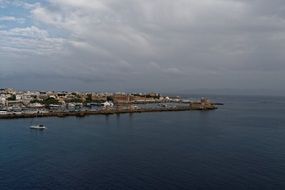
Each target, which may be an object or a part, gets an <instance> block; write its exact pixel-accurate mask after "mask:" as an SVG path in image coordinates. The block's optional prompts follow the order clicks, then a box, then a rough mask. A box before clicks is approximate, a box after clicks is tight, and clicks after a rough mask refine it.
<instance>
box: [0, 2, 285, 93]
mask: <svg viewBox="0 0 285 190" xmlns="http://www.w3.org/2000/svg"><path fill="white" fill-rule="evenodd" d="M284 60H285V1H284V0H175V1H174V0H42V1H36V0H26V1H24V0H22V1H20V0H0V87H2V88H3V87H14V88H18V89H54V90H60V89H63V90H94V91H162V92H175V91H177V92H186V91H189V90H190V91H191V89H192V90H193V89H210V90H211V89H238V90H241V91H243V90H244V91H245V92H246V91H248V90H249V91H255V90H256V91H258V93H261V94H262V93H264V94H270V93H271V92H272V93H276V92H280V93H283V94H285V88H284V84H283V83H284V82H285V62H284ZM270 90H271V91H270Z"/></svg>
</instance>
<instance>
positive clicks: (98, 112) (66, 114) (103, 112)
mask: <svg viewBox="0 0 285 190" xmlns="http://www.w3.org/2000/svg"><path fill="white" fill-rule="evenodd" d="M214 109H217V107H215V106H212V107H207V108H205V107H189V106H187V107H176V108H159V109H151V108H150V109H103V110H96V111H92V110H88V111H74V112H66V111H50V112H45V113H24V112H23V113H17V114H16V113H8V114H4V115H0V119H17V118H34V117H69V116H75V117H84V116H88V115H110V114H126V113H144V112H174V111H175V112H178V111H194V110H200V111H209V110H214Z"/></svg>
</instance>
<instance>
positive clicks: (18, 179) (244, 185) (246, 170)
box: [0, 96, 285, 190]
mask: <svg viewBox="0 0 285 190" xmlns="http://www.w3.org/2000/svg"><path fill="white" fill-rule="evenodd" d="M213 98H214V99H216V100H217V101H220V102H224V103H225V105H224V106H221V107H220V109H218V110H216V111H211V112H200V111H192V112H167V113H166V112H165V113H142V114H133V115H129V114H125V115H112V116H109V117H106V116H90V117H85V118H75V117H69V118H42V119H39V122H40V123H43V124H45V125H46V126H47V127H48V130H46V131H43V132H40V131H31V130H30V129H29V128H28V127H29V125H30V122H31V120H30V119H19V120H0V189H1V190H6V189H9V190H10V189H17V190H18V189H20V190H32V189H51V190H56V189H59V190H64V189H100V190H101V189H205V190H206V189H207V190H208V189H250V190H252V189H258V190H262V189H285V99H284V98H270V97H234V96H228V97H219V96H216V97H213Z"/></svg>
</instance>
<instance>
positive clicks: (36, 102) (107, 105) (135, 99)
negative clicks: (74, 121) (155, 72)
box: [0, 88, 217, 119]
mask: <svg viewBox="0 0 285 190" xmlns="http://www.w3.org/2000/svg"><path fill="white" fill-rule="evenodd" d="M214 109H217V107H216V104H215V103H212V102H211V101H209V100H208V99H206V98H201V99H200V100H190V99H183V98H181V97H179V96H174V97H169V96H163V95H161V94H159V93H124V92H116V93H97V92H65V91H63V92H54V91H17V90H14V89H10V88H5V89H0V119H14V118H31V117H65V116H78V117H83V116H86V115H97V114H120V113H141V112H163V111H189V110H214Z"/></svg>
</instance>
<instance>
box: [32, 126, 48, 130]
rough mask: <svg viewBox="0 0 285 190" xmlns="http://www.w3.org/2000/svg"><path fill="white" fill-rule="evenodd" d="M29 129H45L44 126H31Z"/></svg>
mask: <svg viewBox="0 0 285 190" xmlns="http://www.w3.org/2000/svg"><path fill="white" fill-rule="evenodd" d="M30 129H41V130H42V129H46V127H45V126H44V125H31V126H30Z"/></svg>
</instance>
